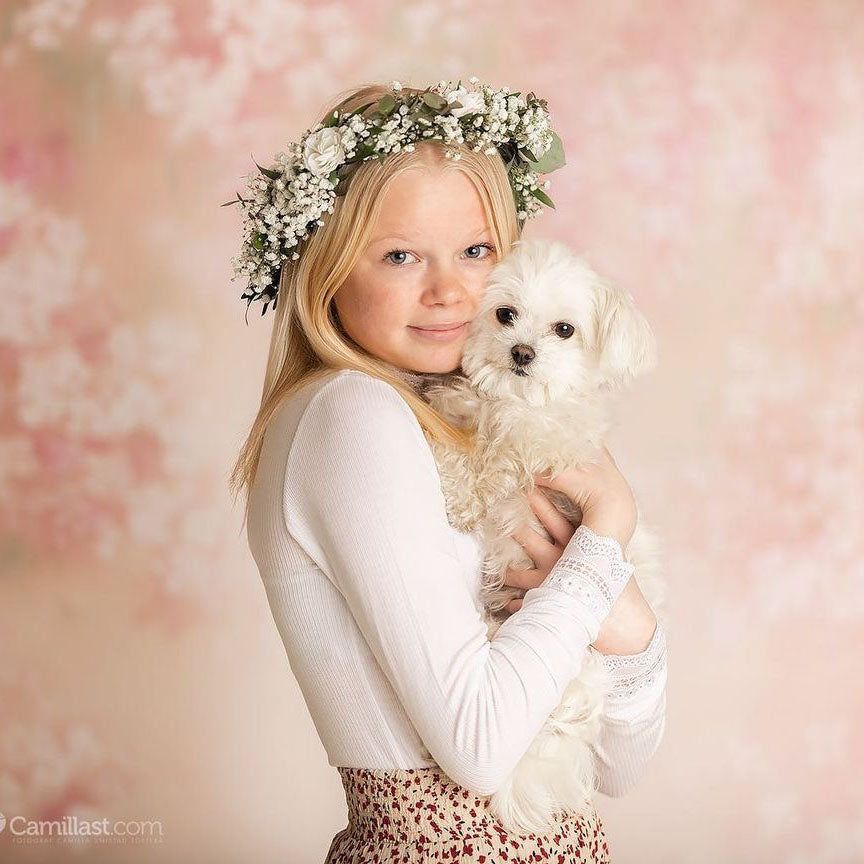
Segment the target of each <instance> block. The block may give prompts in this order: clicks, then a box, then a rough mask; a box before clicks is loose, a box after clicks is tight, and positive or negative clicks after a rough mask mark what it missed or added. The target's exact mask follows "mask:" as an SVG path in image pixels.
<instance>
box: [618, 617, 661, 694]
mask: <svg viewBox="0 0 864 864" xmlns="http://www.w3.org/2000/svg"><path fill="white" fill-rule="evenodd" d="M603 663H604V665H605V666H606V669H607V670H608V672H609V677H610V678H611V680H612V689H611V690H610V691H609V695H608V696H607V697H606V702H607V704H610V703H613V702H614V703H621V702H625V701H629V700H630V699H631V698H633V697H634V696H636V695H638V694H639V693H641V692H642V691H644V690H647V689H648V688H650V687H652V686H653V685H654V683H655V682H656V681H657V679H658V678H660V677H661V676H662V675H663V674H664V673H665V671H666V634H665V633H664V632H663V628H662V627H661V626H660V622H659V621H658V622H657V627H656V628H655V630H654V635H653V636H652V637H651V641H650V642H649V643H648V647H647V648H646V649H645V650H644V651H642V652H641V653H639V654H604V655H603Z"/></svg>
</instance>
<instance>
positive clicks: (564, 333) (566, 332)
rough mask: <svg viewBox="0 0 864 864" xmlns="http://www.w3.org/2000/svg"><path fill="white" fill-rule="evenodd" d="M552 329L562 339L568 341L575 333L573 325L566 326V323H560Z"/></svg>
mask: <svg viewBox="0 0 864 864" xmlns="http://www.w3.org/2000/svg"><path fill="white" fill-rule="evenodd" d="M554 329H555V332H556V333H557V334H558V335H559V336H560V337H561V338H562V339H569V338H570V337H571V336H572V335H573V333H574V332H575V330H574V328H573V325H572V324H568V323H567V322H566V321H560V322H559V323H558V324H556V325H555V328H554Z"/></svg>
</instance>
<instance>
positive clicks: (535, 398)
mask: <svg viewBox="0 0 864 864" xmlns="http://www.w3.org/2000/svg"><path fill="white" fill-rule="evenodd" d="M655 365H656V347H655V341H654V337H653V334H652V332H651V328H650V327H649V325H648V322H647V321H646V320H645V318H644V316H643V315H642V314H641V313H640V312H639V311H638V310H637V309H636V307H635V305H634V303H633V298H632V296H631V295H630V294H629V293H625V292H622V291H620V290H618V289H617V288H616V287H615V286H614V285H612V284H611V283H610V282H609V281H608V280H606V279H604V278H601V277H600V276H598V275H597V274H596V273H595V272H594V271H593V270H592V269H591V267H590V266H589V265H588V264H587V263H586V262H585V260H584V259H582V258H579V257H577V256H576V255H574V254H573V253H572V252H571V251H570V250H569V248H568V247H567V246H565V245H564V244H562V243H558V242H554V241H537V240H532V241H526V240H520V241H518V242H517V243H516V244H514V246H513V249H512V251H511V252H510V253H509V254H508V255H507V256H505V257H504V258H503V259H502V260H501V261H500V262H499V263H498V264H497V265H496V266H495V267H494V268H493V270H492V271H491V273H490V278H489V282H488V285H487V289H486V293H485V295H484V299H483V303H482V305H481V308H480V310H479V313H478V315H477V316H476V318H475V319H474V320H473V321H472V322H471V324H470V326H469V333H468V339H467V343H466V345H465V350H464V353H463V358H462V372H463V373H464V374H463V375H459V374H453V375H448V376H443V377H441V378H440V379H437V380H433V381H432V383H431V384H429V385H427V387H426V389H425V391H424V398H426V399H427V400H428V401H429V402H430V404H432V405H433V406H434V407H435V408H437V409H438V410H439V411H440V412H442V413H443V414H445V415H446V416H448V417H450V418H451V419H452V420H454V421H455V422H457V423H459V424H460V425H463V426H472V427H475V428H476V443H475V446H474V448H473V449H472V450H471V451H470V452H467V453H466V452H464V451H460V450H458V449H456V448H455V447H451V446H449V445H446V444H441V443H439V442H435V441H430V443H431V445H432V450H433V453H434V454H435V459H436V462H437V465H438V468H439V473H440V476H441V486H442V491H443V493H444V497H445V501H446V504H447V515H448V520H449V521H450V523H451V524H452V525H453V526H454V527H455V528H457V529H458V530H460V531H463V532H476V534H477V536H478V537H479V538H480V539H481V541H482V548H483V551H484V564H483V586H482V592H481V596H482V597H483V601H484V606H485V608H486V610H487V620H488V622H489V637H490V639H491V638H492V636H494V634H495V632H496V631H497V629H498V627H500V626H501V623H502V622H503V620H504V618H505V617H506V613H504V612H502V611H501V610H502V609H503V607H504V605H505V604H506V603H507V602H508V601H509V600H510V599H512V598H514V597H521V596H523V595H524V590H520V589H518V588H505V587H503V586H504V580H505V574H506V570H507V568H508V567H512V568H514V569H517V570H519V569H528V568H531V567H533V566H534V565H533V562H532V561H531V559H530V558H529V557H528V555H527V554H526V552H525V551H524V549H523V548H522V546H521V545H520V544H519V543H517V542H516V541H515V540H514V539H513V538H512V537H510V533H511V532H512V531H514V530H516V529H517V528H519V527H520V526H523V525H526V524H527V525H529V526H530V527H532V528H534V529H535V530H537V531H538V532H540V533H541V534H542V535H543V536H546V537H548V536H549V535H548V533H547V532H546V531H545V529H544V528H543V526H542V524H541V523H540V522H539V521H538V519H537V517H536V516H535V515H534V513H533V511H532V510H531V507H530V504H529V501H528V494H529V493H530V492H531V490H532V489H533V488H534V474H535V473H543V472H547V471H548V472H551V473H552V474H558V473H561V472H562V471H563V470H565V469H566V468H567V467H570V466H578V465H584V464H585V463H587V462H592V461H596V455H597V452H598V450H599V448H600V447H601V446H602V445H603V443H604V439H605V438H606V434H607V432H608V430H609V427H610V419H609V401H610V396H611V394H612V392H613V391H615V390H617V389H620V388H621V387H622V386H623V385H625V384H627V383H629V382H630V381H631V380H632V379H633V378H634V377H635V376H637V375H639V374H641V373H643V372H647V371H649V370H650V369H652V368H654V366H655ZM543 491H544V494H548V495H549V497H550V499H551V500H552V501H553V503H555V504H556V505H557V506H558V508H559V509H560V510H561V511H562V512H563V513H564V514H565V515H566V516H567V517H568V518H569V519H570V520H571V521H572V522H573V524H575V525H578V524H579V522H580V521H581V519H582V513H581V512H580V510H579V508H578V507H575V506H574V505H572V504H571V502H570V500H569V499H568V498H566V496H564V495H562V494H560V493H558V492H556V491H555V490H550V489H544V490H543ZM657 547H658V543H657V538H656V537H655V536H654V535H653V534H652V533H651V532H650V531H649V530H648V529H647V528H646V527H645V526H644V525H642V524H641V522H640V524H639V525H638V526H637V528H636V531H635V533H634V535H633V537H632V539H631V541H630V542H629V544H628V545H627V548H626V549H625V550H624V553H625V560H627V561H629V562H630V563H631V564H633V565H634V566H635V568H636V573H635V575H636V577H637V581H638V583H639V587H640V589H641V590H642V593H643V594H644V595H645V597H646V599H647V601H648V602H649V603H650V605H651V607H652V609H653V610H654V612H655V614H657V616H658V619H660V621H661V623H662V621H663V605H664V596H663V595H664V591H663V580H662V576H661V573H660V566H659V560H658V558H659V556H658V554H657ZM609 687H610V680H609V676H608V673H607V672H606V668H605V665H604V662H603V655H601V654H600V653H599V652H598V651H597V650H596V649H594V648H593V647H591V646H589V648H588V649H587V652H586V655H585V658H584V664H583V667H582V669H581V671H580V673H579V676H578V677H577V678H576V679H574V680H573V681H572V682H571V683H570V684H569V685H568V687H567V689H566V691H565V693H564V696H563V698H562V701H561V703H560V705H559V706H558V707H557V708H556V709H555V711H553V713H552V715H551V716H550V717H549V719H548V720H547V722H546V724H545V725H544V726H543V728H542V729H541V730H540V732H539V733H538V735H537V736H536V738H535V739H534V741H533V742H532V744H531V746H530V747H529V749H528V750H527V752H526V753H525V754H524V756H523V757H522V759H521V760H520V761H519V763H518V764H517V766H516V768H515V770H514V771H513V773H512V774H511V775H510V777H509V778H508V781H507V782H506V783H505V784H504V786H503V787H502V788H500V789H499V790H497V791H496V792H495V793H494V794H493V795H492V796H491V800H490V805H491V807H492V809H493V811H494V812H495V813H496V815H497V816H498V818H499V819H500V821H501V822H502V824H504V825H505V827H507V828H508V829H509V830H514V831H520V832H525V831H537V832H539V831H543V830H546V829H547V828H548V827H550V825H551V824H553V822H554V819H555V818H556V814H557V813H560V811H561V809H562V808H564V809H567V810H571V811H577V812H578V811H582V810H584V809H586V808H587V807H588V806H589V805H590V802H591V799H592V798H593V796H594V794H595V793H596V791H597V782H596V775H595V770H594V761H593V754H592V749H591V745H592V743H594V742H596V740H597V738H598V736H599V732H600V726H601V714H602V709H603V700H604V697H605V696H606V694H607V693H608V692H609Z"/></svg>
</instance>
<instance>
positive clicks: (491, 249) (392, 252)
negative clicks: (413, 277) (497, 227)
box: [381, 243, 495, 267]
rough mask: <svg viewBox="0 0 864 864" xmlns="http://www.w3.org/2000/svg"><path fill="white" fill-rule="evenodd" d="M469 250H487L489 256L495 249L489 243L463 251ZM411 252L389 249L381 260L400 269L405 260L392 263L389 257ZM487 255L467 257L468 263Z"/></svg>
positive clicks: (483, 258)
mask: <svg viewBox="0 0 864 864" xmlns="http://www.w3.org/2000/svg"><path fill="white" fill-rule="evenodd" d="M471 249H487V250H488V252H489V255H491V254H492V253H493V252H494V251H495V247H494V246H493V245H492V244H491V243H475V244H474V245H473V246H469V247H468V248H467V249H466V250H465V251H466V252H468V251H469V250H471ZM412 254H413V253H412V252H409V251H408V250H407V249H391V250H390V251H389V252H387V253H385V254H384V257H383V258H382V259H381V260H382V261H384V262H385V263H387V264H392V265H393V266H394V267H400V266H401V265H402V264H404V263H405V260H404V259H403V260H402V261H394V260H393V259H392V258H391V257H390V256H391V255H412ZM489 255H483V256H480V257H478V256H477V255H469V256H468V260H469V261H484V260H485V259H486V258H488V257H489Z"/></svg>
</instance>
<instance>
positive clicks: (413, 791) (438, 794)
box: [324, 766, 611, 864]
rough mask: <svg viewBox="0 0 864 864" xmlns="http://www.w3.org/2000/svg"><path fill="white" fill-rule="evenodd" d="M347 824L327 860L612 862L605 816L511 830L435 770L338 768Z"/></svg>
mask: <svg viewBox="0 0 864 864" xmlns="http://www.w3.org/2000/svg"><path fill="white" fill-rule="evenodd" d="M337 770H338V771H339V774H340V776H341V778H342V786H343V787H344V789H345V800H346V802H347V804H348V825H347V826H346V827H345V828H344V829H343V830H342V831H340V832H339V833H338V834H336V836H335V837H334V838H333V842H332V844H331V846H330V850H329V852H328V853H327V858H326V860H325V862H324V864H433V862H435V864H438V862H441V864H444V862H446V864H475V862H479V864H501V862H509V864H529V862H531V864H534V862H537V861H543V862H548V864H596V862H603V864H609V862H610V861H611V858H610V857H609V846H608V845H607V843H606V835H605V834H604V832H603V824H602V822H601V820H600V814H599V813H597V811H596V809H594V808H593V807H591V809H590V810H589V811H588V813H587V814H585V813H582V814H575V813H573V814H569V815H568V814H565V813H559V815H560V816H561V819H560V821H558V822H557V823H556V824H555V826H554V828H551V829H550V830H549V831H548V832H546V833H543V834H534V833H529V834H513V833H509V832H508V831H507V830H506V829H505V828H504V826H503V825H501V823H500V822H498V820H497V819H496V818H495V817H494V816H493V815H492V814H491V812H490V811H489V798H488V796H478V795H475V794H474V793H473V792H470V791H469V790H468V789H466V788H465V787H464V786H460V785H459V784H458V783H455V782H454V781H452V780H451V779H450V778H449V777H448V776H447V775H446V774H445V773H444V772H443V771H442V770H441V768H439V767H437V766H433V767H431V768H407V769H404V770H402V769H399V770H397V769H384V768H341V767H340V768H337Z"/></svg>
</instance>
